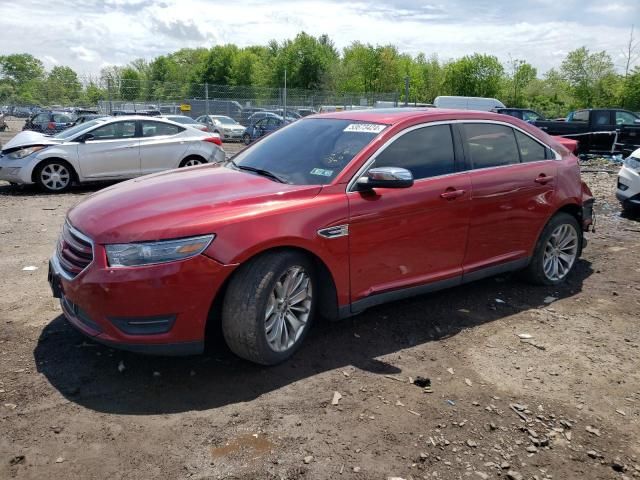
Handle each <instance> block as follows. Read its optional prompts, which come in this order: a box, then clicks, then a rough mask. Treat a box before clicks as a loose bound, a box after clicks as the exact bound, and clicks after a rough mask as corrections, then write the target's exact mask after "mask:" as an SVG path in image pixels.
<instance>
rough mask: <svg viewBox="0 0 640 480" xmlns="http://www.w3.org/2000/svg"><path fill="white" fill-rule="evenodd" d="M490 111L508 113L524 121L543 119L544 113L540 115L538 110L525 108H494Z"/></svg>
mask: <svg viewBox="0 0 640 480" xmlns="http://www.w3.org/2000/svg"><path fill="white" fill-rule="evenodd" d="M492 111H493V112H496V113H501V114H502V115H510V116H512V117H516V118H519V119H520V120H524V121H525V122H535V121H538V120H545V118H544V115H540V114H539V113H538V112H536V111H534V110H529V109H527V108H495V109H493V110H492Z"/></svg>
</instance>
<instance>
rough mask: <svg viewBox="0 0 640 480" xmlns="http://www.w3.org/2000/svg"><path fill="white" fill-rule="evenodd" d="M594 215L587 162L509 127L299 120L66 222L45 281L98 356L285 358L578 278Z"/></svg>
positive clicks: (380, 113) (360, 117)
mask: <svg viewBox="0 0 640 480" xmlns="http://www.w3.org/2000/svg"><path fill="white" fill-rule="evenodd" d="M592 204H593V198H592V196H591V193H590V192H589V189H588V188H587V186H586V185H585V184H584V183H582V182H581V180H580V171H579V168H578V161H577V159H576V157H574V156H573V155H572V154H571V153H570V152H569V151H567V149H566V148H564V147H563V146H562V145H560V144H559V143H558V142H557V141H556V140H554V139H553V138H551V137H549V136H548V135H546V134H545V133H544V132H542V131H541V130H539V129H537V128H535V127H532V126H531V125H529V124H527V123H525V122H523V121H520V120H518V119H516V118H513V117H510V116H503V115H498V114H492V113H482V112H471V111H453V110H452V111H447V110H438V109H429V110H419V109H415V110H412V109H391V110H373V111H349V112H341V113H331V114H325V115H317V116H310V117H307V118H304V119H302V120H299V121H297V122H295V123H293V124H291V125H289V126H287V127H285V128H283V129H281V130H279V131H277V132H275V133H273V134H271V135H269V136H267V137H265V138H263V139H261V140H260V141H258V142H256V143H255V144H254V145H252V146H250V147H249V148H247V149H245V150H244V151H242V152H241V153H240V154H238V155H237V156H236V157H234V159H233V160H232V161H229V162H227V164H226V165H224V166H215V165H211V166H210V165H206V166H201V167H193V168H187V169H180V170H176V171H171V172H165V173H160V174H155V175H150V176H146V177H142V178H137V179H134V180H130V181H128V182H125V183H121V184H119V185H115V186H112V187H109V188H107V189H105V190H102V191H100V192H98V193H96V194H94V195H91V196H90V197H89V198H87V199H86V200H85V201H83V202H81V203H80V204H79V205H78V206H76V207H75V208H73V209H72V210H71V211H70V212H69V214H68V216H67V220H66V223H65V226H64V229H63V232H62V235H61V237H60V240H59V243H58V246H57V251H56V253H55V255H54V256H53V258H52V259H51V263H50V275H49V280H50V282H51V285H52V288H53V291H54V295H55V296H58V297H60V299H61V303H62V307H63V310H64V313H65V315H66V317H67V318H68V320H69V321H70V322H71V323H72V324H73V325H74V326H75V327H76V328H77V329H79V330H80V331H81V332H83V333H85V334H86V335H89V336H91V337H93V338H94V339H95V340H96V341H98V342H102V343H105V344H107V345H111V346H115V347H120V348H124V349H128V350H133V351H137V352H145V353H156V354H196V353H199V352H202V350H203V348H204V341H205V331H206V327H207V322H215V321H221V323H222V329H223V333H224V337H225V340H226V342H227V344H228V345H229V347H230V348H231V350H233V351H234V352H235V353H236V354H237V355H239V356H241V357H244V358H246V359H248V360H251V361H254V362H258V363H261V364H275V363H278V362H280V361H282V360H284V359H286V358H288V357H289V356H290V355H291V354H292V353H293V352H294V351H295V350H296V349H297V348H298V347H299V346H300V344H301V343H302V341H303V339H304V337H305V336H306V334H307V333H308V331H309V328H310V327H311V325H312V323H313V321H314V320H315V319H316V318H317V317H319V316H321V317H325V318H329V319H338V318H344V317H348V316H351V315H355V314H357V313H359V312H362V311H363V310H364V309H366V308H368V307H371V306H373V305H377V304H380V303H383V302H388V301H392V300H397V299H401V298H405V297H408V296H411V295H418V294H423V293H426V292H430V291H433V290H436V289H441V288H445V287H449V286H454V285H460V284H463V283H465V282H470V281H473V280H477V279H480V278H484V277H487V276H491V275H495V274H498V273H502V272H507V271H513V270H523V271H524V273H525V275H526V276H527V277H528V278H529V279H530V280H531V281H533V282H535V283H538V284H545V285H555V284H558V283H560V282H562V281H563V280H565V279H566V278H567V276H568V275H569V274H570V272H571V270H572V269H573V267H574V265H575V263H576V261H577V259H578V257H579V256H580V253H581V250H582V248H583V246H584V245H585V240H584V239H583V231H585V230H588V228H589V225H590V224H591V221H592V220H591V219H592V213H591V207H592Z"/></svg>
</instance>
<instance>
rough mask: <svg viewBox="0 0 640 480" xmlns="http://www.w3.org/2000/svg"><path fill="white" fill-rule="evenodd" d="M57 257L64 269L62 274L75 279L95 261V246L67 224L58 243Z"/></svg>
mask: <svg viewBox="0 0 640 480" xmlns="http://www.w3.org/2000/svg"><path fill="white" fill-rule="evenodd" d="M56 257H57V259H58V263H59V265H60V268H61V269H62V272H61V273H64V274H65V275H66V276H67V277H68V278H75V277H76V275H78V274H79V273H80V272H82V271H83V270H84V269H85V268H87V267H88V266H89V264H90V263H91V262H92V261H93V244H92V242H91V240H90V239H89V238H88V237H86V236H85V235H83V234H82V233H80V232H79V231H77V230H76V229H75V228H73V227H72V226H70V225H69V224H68V223H65V224H64V227H63V228H62V234H61V235H60V240H59V241H58V248H57V250H56Z"/></svg>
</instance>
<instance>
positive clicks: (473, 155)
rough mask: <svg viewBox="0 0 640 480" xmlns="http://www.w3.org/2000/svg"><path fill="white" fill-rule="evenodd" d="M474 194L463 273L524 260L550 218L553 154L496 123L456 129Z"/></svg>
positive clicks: (471, 124)
mask: <svg viewBox="0 0 640 480" xmlns="http://www.w3.org/2000/svg"><path fill="white" fill-rule="evenodd" d="M460 130H461V134H462V138H463V144H464V148H465V154H466V157H467V160H468V163H469V167H470V168H471V169H472V173H471V184H472V190H473V197H472V201H471V203H472V209H471V221H470V224H469V236H468V238H469V244H468V248H467V252H466V255H465V260H464V269H465V274H470V273H472V272H474V271H476V270H479V269H482V268H486V267H491V266H494V265H497V264H500V263H504V262H508V261H515V260H518V259H520V260H522V259H526V258H527V257H528V255H529V254H530V250H531V248H532V247H533V242H535V239H536V238H537V235H538V232H539V230H540V229H541V228H542V225H544V222H546V220H547V219H548V218H549V216H550V215H551V213H552V205H551V203H550V202H551V196H552V195H553V192H554V186H555V176H556V174H557V164H556V161H555V160H554V158H555V154H553V152H552V151H551V150H550V149H548V148H546V147H545V146H544V145H542V144H541V143H539V142H538V141H537V140H535V139H533V138H532V137H531V136H529V135H528V134H526V133H524V132H522V131H520V130H517V129H513V128H511V127H510V126H507V125H502V124H495V123H486V122H485V123H465V124H462V125H460Z"/></svg>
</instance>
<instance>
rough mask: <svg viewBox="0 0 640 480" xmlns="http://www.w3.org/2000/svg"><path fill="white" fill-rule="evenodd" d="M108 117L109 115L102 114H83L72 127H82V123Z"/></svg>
mask: <svg viewBox="0 0 640 480" xmlns="http://www.w3.org/2000/svg"><path fill="white" fill-rule="evenodd" d="M108 116H109V115H102V114H100V113H85V114H81V115H79V116H78V117H77V118H76V119H75V120H74V121H73V124H72V126H75V125H80V124H81V123H86V122H89V121H91V120H95V119H96V118H105V117H108Z"/></svg>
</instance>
